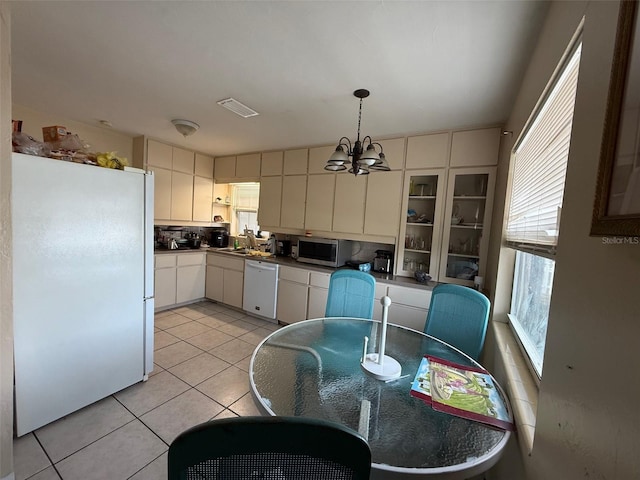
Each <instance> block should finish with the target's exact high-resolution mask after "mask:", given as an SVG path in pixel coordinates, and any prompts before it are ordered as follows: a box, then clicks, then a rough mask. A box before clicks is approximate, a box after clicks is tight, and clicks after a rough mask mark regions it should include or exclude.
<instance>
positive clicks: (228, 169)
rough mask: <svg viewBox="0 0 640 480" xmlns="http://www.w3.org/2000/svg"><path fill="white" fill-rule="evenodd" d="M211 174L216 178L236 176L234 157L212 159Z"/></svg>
mask: <svg viewBox="0 0 640 480" xmlns="http://www.w3.org/2000/svg"><path fill="white" fill-rule="evenodd" d="M213 174H214V177H215V178H216V179H219V178H223V179H230V178H235V176H236V157H218V158H216V159H215V161H214V169H213Z"/></svg>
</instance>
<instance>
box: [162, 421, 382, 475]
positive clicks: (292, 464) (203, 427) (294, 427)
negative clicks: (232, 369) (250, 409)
mask: <svg viewBox="0 0 640 480" xmlns="http://www.w3.org/2000/svg"><path fill="white" fill-rule="evenodd" d="M370 472H371V449H370V448H369V444H368V443H367V441H366V440H365V439H364V438H363V437H362V436H361V435H360V434H359V433H358V432H356V431H355V430H351V429H349V428H347V427H345V426H343V425H340V424H337V423H333V422H328V421H326V420H319V419H313V418H304V417H280V416H277V417H234V418H224V419H220V420H216V419H214V420H212V421H210V422H205V423H202V424H200V425H196V426H195V427H191V428H190V429H188V430H186V431H184V432H182V433H181V434H180V435H178V437H176V439H175V440H173V442H171V445H170V446H169V453H168V479H169V480H186V479H202V480H235V479H237V480H246V479H256V480H259V479H274V480H275V479H278V480H279V479H287V480H289V479H305V480H368V479H369V475H370Z"/></svg>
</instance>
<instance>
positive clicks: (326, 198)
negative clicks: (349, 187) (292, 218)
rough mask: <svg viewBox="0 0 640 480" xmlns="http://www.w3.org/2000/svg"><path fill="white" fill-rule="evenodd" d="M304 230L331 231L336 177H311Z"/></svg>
mask: <svg viewBox="0 0 640 480" xmlns="http://www.w3.org/2000/svg"><path fill="white" fill-rule="evenodd" d="M308 182H309V184H308V186H307V205H306V210H305V216H304V228H306V229H307V230H322V231H325V232H329V231H331V226H332V223H333V222H332V217H333V199H334V192H335V188H336V175H335V174H333V173H329V174H326V175H309V181H308Z"/></svg>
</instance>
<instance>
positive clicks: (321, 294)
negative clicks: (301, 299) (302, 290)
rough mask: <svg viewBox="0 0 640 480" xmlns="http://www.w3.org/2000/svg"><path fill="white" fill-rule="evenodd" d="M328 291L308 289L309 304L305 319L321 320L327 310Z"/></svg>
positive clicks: (316, 288)
mask: <svg viewBox="0 0 640 480" xmlns="http://www.w3.org/2000/svg"><path fill="white" fill-rule="evenodd" d="M328 297H329V290H328V289H326V288H319V287H309V302H308V306H307V318H322V317H324V313H325V311H326V309H327V298H328Z"/></svg>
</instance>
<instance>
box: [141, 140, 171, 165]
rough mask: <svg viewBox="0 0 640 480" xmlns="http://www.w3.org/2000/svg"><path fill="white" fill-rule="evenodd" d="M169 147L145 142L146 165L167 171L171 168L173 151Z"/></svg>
mask: <svg viewBox="0 0 640 480" xmlns="http://www.w3.org/2000/svg"><path fill="white" fill-rule="evenodd" d="M172 150H173V149H172V147H171V145H167V144H165V143H160V142H156V141H155V140H149V141H148V142H147V164H148V165H149V166H154V167H162V168H166V169H168V170H171V169H172V168H173V151H172Z"/></svg>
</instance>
